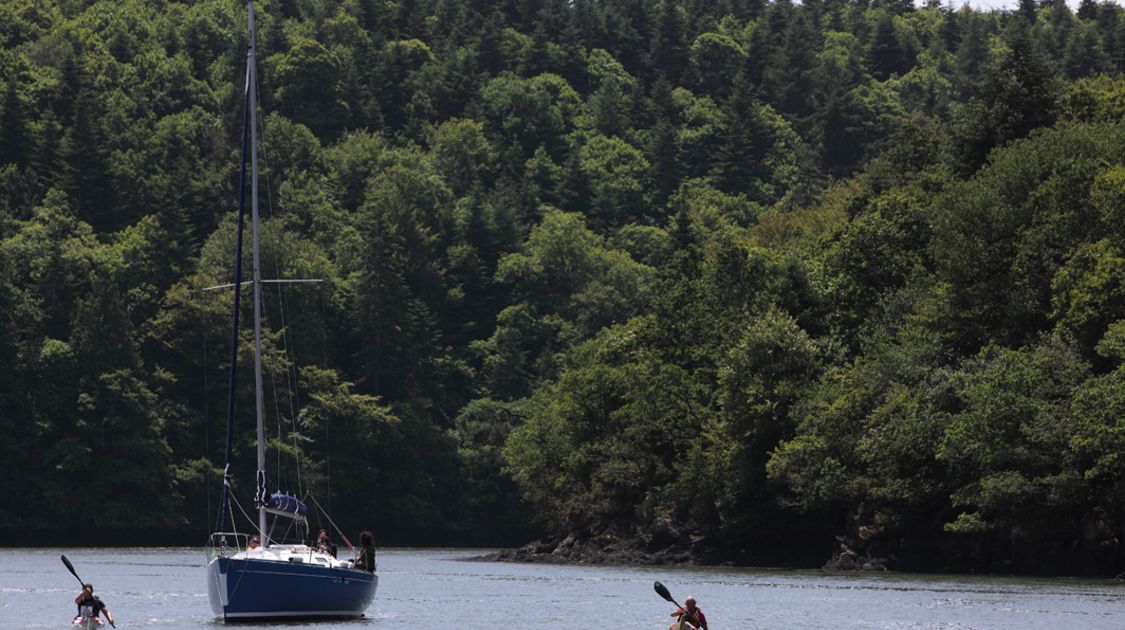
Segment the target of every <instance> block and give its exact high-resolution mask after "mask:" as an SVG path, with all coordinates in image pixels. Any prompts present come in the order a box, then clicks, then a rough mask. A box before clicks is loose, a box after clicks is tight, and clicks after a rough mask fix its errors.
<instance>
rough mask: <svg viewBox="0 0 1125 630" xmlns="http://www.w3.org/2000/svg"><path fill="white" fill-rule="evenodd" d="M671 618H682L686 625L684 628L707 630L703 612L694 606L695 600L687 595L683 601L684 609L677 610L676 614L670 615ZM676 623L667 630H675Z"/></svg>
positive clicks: (705, 617)
mask: <svg viewBox="0 0 1125 630" xmlns="http://www.w3.org/2000/svg"><path fill="white" fill-rule="evenodd" d="M672 616H673V617H683V618H684V621H685V622H686V624H685V625H684V626H681V627H684V628H693V629H695V628H702V629H703V630H707V616H706V615H704V614H703V610H702V609H700V608H698V607H697V606H696V605H695V598H694V597H692V596H691V595H688V597H687V599H685V600H684V607H683V608H677V609H676V612H674V613H672ZM677 625H678V623H674V624H672V626H671V627H670V628H669V629H668V630H675V629H676V626H677Z"/></svg>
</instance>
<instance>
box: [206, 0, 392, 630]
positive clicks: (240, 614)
mask: <svg viewBox="0 0 1125 630" xmlns="http://www.w3.org/2000/svg"><path fill="white" fill-rule="evenodd" d="M247 8H248V14H249V18H248V22H249V33H250V37H249V46H248V49H247V54H246V60H247V63H246V98H245V102H244V105H243V126H244V130H243V139H242V153H243V157H242V164H241V166H240V170H241V177H240V185H239V218H238V237H237V245H236V250H237V251H236V254H235V272H234V283H233V284H231V285H225V286H229V287H231V288H233V291H234V308H233V311H232V316H231V320H232V324H231V328H232V331H231V367H230V392H229V398H228V401H227V442H226V443H227V446H226V467H225V470H224V474H223V493H222V503H221V506H220V510H219V512H220V516H219V525H218V528H217V531H215V532H214V533H213V534H211V538H210V543H209V545H208V556H209V557H208V562H207V595H208V598H209V600H210V602H211V610H212V611H213V612H214V613H215V615H216V616H217V617H221V618H222V619H223V620H224V621H228V620H229V621H241V620H247V621H249V620H276V619H293V618H299V619H310V618H349V617H362V616H363V614H364V611H366V609H367V607H368V606H369V605H370V604H371V601H372V600H373V599H374V598H375V589H376V587H377V585H378V580H379V578H378V576H377V575H376V574H375V573H374V571H373V570H368V569H366V568H364V567H362V566H356V564H357V563H356V562H355V561H350V560H339V559H337V558H335V557H334V556H333V555H332V554H330V553H326V552H322V551H319V550H317V549H313V548H312V547H310V546H308V545H306V544H304V543H303V542H302V543H297V544H283V543H278V542H276V541H273V540H271V539H270V532H271V529H270V528H269V527H267V522H268V521H267V519H268V518H269V517H270V516H271V515H272V516H274V517H275V519H276V518H284V519H288V520H289V521H290V522H291V523H292V524H295V525H296V526H297V528H298V529H299V530H300V529H304V531H305V532H306V533H307V529H308V524H307V512H308V508H307V506H306V505H305V503H304V502H303V501H301V500H300V499H298V498H297V497H294V496H292V495H289V494H283V493H280V492H276V493H273V494H269V493H268V492H267V480H268V477H267V474H266V472H267V471H266V451H265V444H266V438H265V428H264V419H263V416H264V404H263V391H262V351H261V326H262V323H261V321H262V313H261V309H262V306H261V302H262V283H263V280H262V277H261V269H260V265H259V247H258V155H257V88H256V81H257V71H256V59H255V51H254V48H255V27H254V2H253V0H250V1H249V2H248V3H247ZM247 153H249V155H250V160H249V162H250V166H251V177H250V189H251V192H250V228H251V242H252V247H253V256H252V260H253V279H252V280H251V281H250V282H249V283H248V284H249V287H250V289H251V293H252V296H253V306H254V389H255V412H256V416H257V431H258V473H257V493H256V495H255V498H254V503H255V505H256V507H257V508H258V523H257V525H258V527H257V534H256V536H253V537H251V535H250V534H247V533H242V532H238V531H236V529H235V528H234V526H233V523H234V520H233V515H232V510H231V501H232V498H231V486H232V484H231V480H232V479H231V477H232V475H231V457H232V451H233V449H232V439H233V432H234V428H233V427H234V420H233V418H234V407H235V405H234V401H235V388H236V382H237V379H236V372H237V346H238V320H239V302H240V300H241V297H242V291H241V289H242V285H243V281H242V240H243V239H242V236H243V227H244V224H245V219H244V216H245V207H246V194H245V190H246V162H247V160H246V154H247ZM213 288H224V287H213ZM345 541H346V538H345Z"/></svg>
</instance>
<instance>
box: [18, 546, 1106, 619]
mask: <svg viewBox="0 0 1125 630" xmlns="http://www.w3.org/2000/svg"><path fill="white" fill-rule="evenodd" d="M480 553H482V552H480V551H477V550H463V549H392V550H383V551H382V552H381V553H380V555H379V591H378V593H377V594H376V597H375V602H374V603H373V604H372V605H371V608H370V609H368V611H367V617H366V618H365V619H361V620H357V621H347V622H335V623H326V622H321V623H300V624H295V623H286V624H273V625H270V626H268V627H298V626H299V627H302V628H311V627H316V628H324V629H329V628H332V629H339V628H341V627H346V628H348V629H350V630H364V629H368V630H380V629H382V630H387V629H390V628H405V627H409V628H412V629H416V630H435V629H437V630H440V629H445V628H449V629H457V630H466V629H468V630H474V629H486V628H487V629H494V628H504V629H512V630H515V629H520V630H522V629H525V628H538V629H558V630H562V629H567V630H569V629H573V628H582V629H584V630H585V629H595V628H596V629H599V630H602V629H615V630H616V629H633V628H636V629H644V630H664V629H665V628H667V627H668V624H669V623H670V621H671V619H670V618H669V617H668V614H669V613H670V612H671V609H672V606H671V605H670V604H668V603H667V602H665V601H664V600H663V599H661V598H660V597H659V596H658V595H656V593H655V592H654V591H653V588H652V584H653V581H654V580H659V581H661V582H663V583H664V585H665V586H667V587H668V589H669V590H670V591H671V592H672V595H673V597H675V598H676V599H677V600H678V601H683V598H684V597H686V596H687V595H689V594H690V595H695V597H696V598H697V599H698V600H699V605H700V608H702V609H703V610H704V612H706V613H707V618H708V621H710V625H711V628H713V629H714V630H733V629H738V630H747V629H758V628H761V629H766V628H769V629H776V630H782V629H798V628H802V629H803V628H808V629H813V628H816V629H820V628H825V629H827V628H831V629H839V628H857V629H858V628H863V629H881V628H909V629H929V628H933V629H943V630H944V629H954V628H956V629H968V628H972V629H979V630H984V629H990V630H991V629H997V630H998V629H1011V630H1039V629H1043V630H1047V629H1050V630H1061V629H1069V628H1075V629H1099V628H1106V629H1109V628H1115V629H1116V628H1125V584H1120V583H1117V582H1112V581H1080V580H1066V579H1051V580H1031V579H1011V578H994V577H965V576H923V575H911V574H878V575H867V574H846V575H845V574H832V573H823V572H818V571H782V570H761V569H756V570H755V569H729V568H669V567H655V568H654V567H632V566H627V567H575V566H553V565H525V564H509V563H494V562H475V561H466V559H469V558H472V557H474V556H476V555H479V554H480ZM61 554H66V556H67V558H69V559H70V561H71V562H72V563H73V564H74V567H75V569H76V570H77V571H78V575H80V576H82V579H83V580H86V581H88V582H92V583H93V584H94V586H95V589H96V591H97V593H98V594H99V595H100V596H101V597H102V599H103V600H105V602H106V604H107V605H108V606H109V608H110V610H111V611H113V614H114V618H115V620H116V621H117V627H118V628H121V629H122V630H128V629H129V628H160V629H162V630H176V629H181V628H183V629H187V628H192V629H196V630H199V629H204V630H206V629H207V628H211V629H216V628H218V627H220V626H221V624H220V623H219V622H217V621H215V620H214V619H213V618H212V616H211V608H210V606H209V605H208V602H207V592H206V586H205V577H204V563H205V555H204V552H203V550H202V549H152V548H144V549H141V548H137V549H18V550H17V549H0V627H2V628H55V629H60V630H61V629H63V628H67V627H69V621H70V618H71V616H72V615H73V614H74V604H73V599H74V596H75V595H77V592H78V590H79V587H78V581H77V580H75V579H74V576H72V575H71V574H70V573H69V572H68V571H67V570H66V567H65V566H63V564H62V562H61V560H60V559H59V556H60V555H61ZM253 627H255V628H257V627H261V626H260V625H255V626H253Z"/></svg>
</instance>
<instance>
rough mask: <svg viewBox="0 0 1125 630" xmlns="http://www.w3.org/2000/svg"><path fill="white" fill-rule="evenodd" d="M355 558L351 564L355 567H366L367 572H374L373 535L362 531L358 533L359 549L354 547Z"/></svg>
mask: <svg viewBox="0 0 1125 630" xmlns="http://www.w3.org/2000/svg"><path fill="white" fill-rule="evenodd" d="M356 554H357V555H356V559H355V562H353V563H352V566H353V567H355V568H357V569H366V570H367V572H368V573H374V572H375V535H374V534H372V533H371V532H363V533H361V534H360V535H359V549H356Z"/></svg>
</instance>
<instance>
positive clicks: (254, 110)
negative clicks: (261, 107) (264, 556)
mask: <svg viewBox="0 0 1125 630" xmlns="http://www.w3.org/2000/svg"><path fill="white" fill-rule="evenodd" d="M247 6H248V8H249V15H250V17H249V19H250V46H249V52H248V53H247V61H248V69H247V75H246V76H247V78H248V80H247V82H246V90H247V92H248V94H247V98H248V99H249V102H250V171H251V177H250V226H251V229H250V234H251V238H252V240H253V244H254V245H253V248H254V413H255V415H256V416H257V420H258V497H257V499H258V500H257V503H258V536H259V538H260V540H261V542H262V546H263V547H268V546H269V544H270V541H269V538H268V537H267V536H266V501H267V500H268V499H269V496H268V495H267V492H266V427H265V415H264V409H265V404H264V402H263V397H262V269H261V265H260V264H259V248H258V68H257V55H256V54H255V46H256V43H255V42H256V40H257V34H256V32H255V29H254V0H249V2H247Z"/></svg>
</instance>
